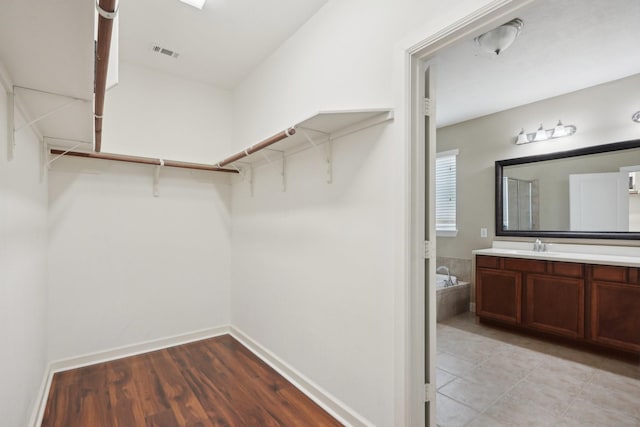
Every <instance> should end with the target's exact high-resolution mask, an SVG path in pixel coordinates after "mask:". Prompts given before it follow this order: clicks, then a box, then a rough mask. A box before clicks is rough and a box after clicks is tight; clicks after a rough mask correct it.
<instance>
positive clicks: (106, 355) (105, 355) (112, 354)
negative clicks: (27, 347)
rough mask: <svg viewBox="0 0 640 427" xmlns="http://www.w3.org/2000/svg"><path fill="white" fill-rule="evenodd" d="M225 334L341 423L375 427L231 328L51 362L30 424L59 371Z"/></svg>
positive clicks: (36, 421) (35, 422) (34, 426)
mask: <svg viewBox="0 0 640 427" xmlns="http://www.w3.org/2000/svg"><path fill="white" fill-rule="evenodd" d="M224 334H231V335H232V336H233V337H234V338H235V339H237V340H238V341H240V342H241V343H242V344H243V345H244V346H245V347H247V348H248V349H249V350H250V351H251V352H253V353H254V354H255V355H256V356H257V357H259V358H260V359H261V360H262V361H264V362H265V363H266V364H267V365H269V366H271V367H272V368H273V369H275V370H276V371H277V372H278V373H279V374H280V375H282V376H283V377H285V378H286V379H287V380H288V381H290V382H291V383H292V384H293V385H295V386H296V387H297V388H298V389H299V390H300V391H302V392H303V393H304V394H305V395H307V396H308V397H309V398H310V399H311V400H313V401H314V402H315V403H317V404H318V405H319V406H320V407H321V408H322V409H324V410H325V411H327V412H328V413H329V414H331V415H332V416H333V417H335V418H336V419H337V420H338V421H340V422H342V423H343V424H345V425H347V426H352V427H361V426H366V427H369V426H373V423H371V422H370V421H368V420H366V419H365V418H363V417H362V416H360V415H359V414H358V413H357V412H355V411H354V410H352V409H351V408H349V407H348V406H347V405H346V404H344V403H343V402H342V401H340V400H339V399H337V398H336V397H334V396H333V395H331V394H330V393H329V392H327V391H326V390H324V389H323V388H322V387H320V386H318V385H317V384H315V383H314V382H313V381H311V380H310V379H308V378H307V377H305V376H304V375H303V374H301V373H300V372H298V371H297V370H296V369H294V368H292V367H291V366H289V365H288V364H287V363H286V362H284V361H283V360H282V359H280V358H279V357H278V356H276V355H275V354H273V353H272V352H271V351H269V350H267V349H266V348H265V347H263V346H262V345H260V344H259V343H258V342H256V341H254V340H253V339H251V338H250V337H249V336H248V335H247V334H245V333H244V332H242V331H241V330H239V329H238V328H235V327H233V326H230V325H224V326H219V327H216V328H208V329H202V330H199V331H194V332H189V333H186V334H181V335H175V336H172V337H168V338H161V339H157V340H151V341H146V342H142V343H138V344H133V345H129V346H123V347H118V348H114V349H110V350H105V351H99V352H95V353H90V354H85V355H82V356H77V357H71V358H68V359H62V360H57V361H54V362H51V363H49V365H48V367H47V369H46V370H45V374H44V377H43V380H42V384H41V386H40V389H39V395H38V398H39V400H37V401H36V402H37V404H36V406H35V407H34V410H33V414H32V416H31V421H30V423H29V425H30V426H31V427H39V426H40V425H41V424H42V418H43V417H44V410H45V407H46V405H47V398H48V396H49V390H50V388H51V381H52V379H53V375H54V374H55V373H56V372H62V371H68V370H70V369H76V368H81V367H83V366H89V365H94V364H96V363H102V362H108V361H111V360H116V359H121V358H123V357H129V356H135V355H137V354H141V353H147V352H150V351H156V350H162V349H164V348H169V347H173V346H176V345H181V344H186V343H189V342H193V341H199V340H203V339H207V338H212V337H216V336H219V335H224Z"/></svg>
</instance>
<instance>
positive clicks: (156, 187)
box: [153, 159, 164, 197]
mask: <svg viewBox="0 0 640 427" xmlns="http://www.w3.org/2000/svg"><path fill="white" fill-rule="evenodd" d="M163 166H164V160H162V159H160V164H159V165H158V166H156V171H155V174H154V175H153V197H160V170H161V169H162V167H163Z"/></svg>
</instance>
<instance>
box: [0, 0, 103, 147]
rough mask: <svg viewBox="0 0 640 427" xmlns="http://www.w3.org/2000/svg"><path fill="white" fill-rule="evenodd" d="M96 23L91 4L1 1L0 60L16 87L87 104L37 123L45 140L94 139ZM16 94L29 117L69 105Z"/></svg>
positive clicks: (53, 0)
mask: <svg viewBox="0 0 640 427" xmlns="http://www.w3.org/2000/svg"><path fill="white" fill-rule="evenodd" d="M93 20H94V6H93V2H92V1H87V0H3V1H2V8H1V11H0V62H1V63H2V64H3V65H4V67H5V68H6V71H7V73H8V75H9V76H8V77H9V78H10V80H11V81H12V83H13V84H14V85H17V86H24V87H27V88H31V89H37V90H41V91H49V92H54V93H59V94H63V95H67V96H72V97H78V98H83V99H85V100H87V102H82V101H80V102H75V103H73V104H70V105H69V106H67V107H66V108H65V109H64V110H61V111H60V112H59V113H57V114H55V115H52V116H51V117H49V118H46V119H43V120H42V121H40V122H38V123H37V128H38V130H39V131H40V133H41V134H42V135H44V136H49V137H65V138H72V139H80V140H85V141H93V104H92V100H93V53H94V44H93V33H94V24H93ZM15 93H16V101H17V103H19V104H20V105H22V106H23V107H24V109H25V110H26V113H27V115H28V116H29V118H30V119H33V118H36V117H39V116H42V115H44V114H46V113H48V112H50V111H51V110H53V109H56V108H58V107H60V106H62V105H64V104H66V103H67V102H69V99H68V98H66V97H62V96H55V95H49V94H44V93H41V92H36V91H33V90H27V89H21V88H17V89H15ZM18 126H19V124H18Z"/></svg>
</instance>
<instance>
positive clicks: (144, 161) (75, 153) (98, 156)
mask: <svg viewBox="0 0 640 427" xmlns="http://www.w3.org/2000/svg"><path fill="white" fill-rule="evenodd" d="M51 154H58V155H61V156H63V155H64V156H75V157H87V158H90V159H101V160H115V161H117V162H129V163H141V164H144V165H155V166H161V165H164V166H170V167H173V168H184V169H197V170H204V171H213V172H228V173H238V171H237V170H235V169H225V168H221V167H218V166H216V165H205V164H202V163H189V162H178V161H175V160H161V159H152V158H150V157H137V156H125V155H121V154H106V153H90V152H81V151H64V150H56V149H51Z"/></svg>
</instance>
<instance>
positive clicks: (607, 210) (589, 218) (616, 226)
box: [569, 172, 629, 231]
mask: <svg viewBox="0 0 640 427" xmlns="http://www.w3.org/2000/svg"><path fill="white" fill-rule="evenodd" d="M628 176H629V174H628V173H627V172H610V173H587V174H578V175H570V176H569V192H570V193H569V194H570V196H569V197H570V221H571V224H570V225H571V230H572V231H629V191H628V186H629V177H628Z"/></svg>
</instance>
